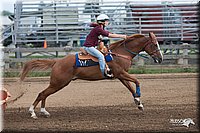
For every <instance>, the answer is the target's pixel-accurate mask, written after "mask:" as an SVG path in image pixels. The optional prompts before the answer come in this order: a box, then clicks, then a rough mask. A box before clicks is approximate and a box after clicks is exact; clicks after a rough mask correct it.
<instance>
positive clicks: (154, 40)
mask: <svg viewBox="0 0 200 133" xmlns="http://www.w3.org/2000/svg"><path fill="white" fill-rule="evenodd" d="M149 37H150V38H151V40H152V42H154V43H156V36H155V35H154V33H153V32H149Z"/></svg>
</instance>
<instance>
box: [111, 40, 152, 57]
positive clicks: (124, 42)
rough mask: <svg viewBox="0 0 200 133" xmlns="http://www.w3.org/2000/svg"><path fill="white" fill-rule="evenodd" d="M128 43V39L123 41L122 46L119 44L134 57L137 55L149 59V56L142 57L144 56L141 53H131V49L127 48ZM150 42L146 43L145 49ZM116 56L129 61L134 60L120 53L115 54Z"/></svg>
mask: <svg viewBox="0 0 200 133" xmlns="http://www.w3.org/2000/svg"><path fill="white" fill-rule="evenodd" d="M130 39H132V38H130ZM126 41H127V39H125V40H123V41H122V42H121V44H119V46H121V45H123V46H124V49H125V50H126V51H127V52H129V53H131V54H132V55H136V56H140V57H143V58H146V59H149V57H148V56H145V55H142V54H140V53H136V52H133V51H131V50H130V49H128V48H127V47H126ZM148 42H149V40H148V41H147V42H146V43H145V46H144V48H145V47H146V46H147V44H148ZM114 55H117V56H120V57H123V58H126V59H129V60H132V57H130V56H126V55H121V54H118V53H114Z"/></svg>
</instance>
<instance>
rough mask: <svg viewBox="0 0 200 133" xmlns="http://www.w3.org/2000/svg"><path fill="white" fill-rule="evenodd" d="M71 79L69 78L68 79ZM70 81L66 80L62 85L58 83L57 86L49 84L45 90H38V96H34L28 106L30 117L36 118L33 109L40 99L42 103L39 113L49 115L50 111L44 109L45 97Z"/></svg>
mask: <svg viewBox="0 0 200 133" xmlns="http://www.w3.org/2000/svg"><path fill="white" fill-rule="evenodd" d="M70 81H71V80H70ZM70 81H68V82H67V83H66V84H65V85H62V86H59V85H57V86H55V85H51V84H50V85H49V86H48V87H47V88H46V89H45V90H43V91H42V92H40V93H39V94H38V97H37V98H36V100H35V101H34V103H33V104H32V105H31V107H30V108H29V112H30V113H31V117H32V118H37V116H36V114H35V112H34V109H35V108H36V106H37V105H38V103H39V102H40V101H42V103H41V110H40V111H41V113H43V114H44V115H45V116H47V117H48V116H50V113H49V112H47V111H46V109H45V101H46V98H47V97H48V96H49V95H51V94H53V93H55V92H57V91H59V90H61V89H62V88H63V87H65V86H66V85H68V84H69V83H70Z"/></svg>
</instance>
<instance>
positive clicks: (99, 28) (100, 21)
mask: <svg viewBox="0 0 200 133" xmlns="http://www.w3.org/2000/svg"><path fill="white" fill-rule="evenodd" d="M108 23H109V17H108V16H107V15H106V14H100V15H99V16H98V17H97V25H96V26H94V28H93V29H92V30H91V31H90V33H89V34H88V35H87V37H86V41H85V43H84V44H83V46H84V47H83V48H84V49H85V50H86V51H87V52H88V53H89V54H91V55H93V56H95V57H96V58H98V60H99V65H100V70H101V73H102V75H103V77H104V76H105V77H107V78H112V75H111V74H109V72H108V70H107V69H106V62H105V59H104V55H103V54H102V53H101V52H100V51H99V50H97V49H96V48H95V47H96V46H98V45H99V37H100V36H105V37H111V38H124V39H126V38H127V36H126V35H121V34H113V33H110V32H109V31H106V30H104V28H105V27H106V26H107V25H108ZM101 45H102V43H101ZM101 47H102V46H101Z"/></svg>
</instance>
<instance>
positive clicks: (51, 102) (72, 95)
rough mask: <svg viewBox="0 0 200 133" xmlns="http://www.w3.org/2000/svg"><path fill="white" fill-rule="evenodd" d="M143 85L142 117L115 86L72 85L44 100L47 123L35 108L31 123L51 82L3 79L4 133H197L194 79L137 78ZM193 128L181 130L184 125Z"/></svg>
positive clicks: (194, 76) (183, 76) (106, 82)
mask: <svg viewBox="0 0 200 133" xmlns="http://www.w3.org/2000/svg"><path fill="white" fill-rule="evenodd" d="M136 77H138V79H139V80H140V82H141V93H142V97H141V100H142V102H143V104H144V107H145V110H144V111H143V112H142V111H140V110H138V109H137V107H136V106H135V104H134V103H133V98H132V96H131V94H130V93H129V91H128V89H126V88H125V87H124V86H123V85H122V83H121V82H120V81H119V80H104V81H83V80H76V81H73V82H71V83H70V85H68V86H67V87H65V88H64V89H63V90H61V91H59V92H57V93H55V94H53V95H52V96H50V97H49V98H48V99H47V106H46V109H47V110H48V111H49V113H50V114H51V116H50V117H49V118H45V117H43V116H41V115H40V113H39V106H40V105H39V106H38V107H37V108H36V113H37V115H38V117H39V118H38V119H36V120H35V119H32V118H31V117H30V114H29V113H28V108H29V106H30V105H31V104H32V102H33V101H34V100H35V98H36V97H37V95H38V93H39V92H40V91H41V90H43V89H44V88H45V87H47V86H48V82H49V78H27V79H26V80H25V82H23V84H19V83H18V82H17V80H18V79H17V78H6V79H4V86H5V87H6V88H7V89H8V90H9V91H10V93H11V94H12V98H11V100H12V99H15V98H16V97H17V96H19V95H20V94H21V93H23V92H25V94H24V95H23V96H22V97H21V98H19V99H18V100H17V101H15V102H14V103H9V104H8V106H7V109H6V111H5V113H4V130H3V132H14V131H18V132H47V131H48V132H83V131H86V132H97V131H99V132H106V131H107V132H166V131H168V132H180V131H181V132H191V131H195V132H198V131H199V127H198V125H199V119H198V109H199V107H198V80H199V78H198V74H155V75H146V74H145V75H136ZM187 118H191V119H192V120H193V121H194V123H195V125H192V124H190V125H189V127H185V126H183V125H181V124H182V122H183V120H184V119H187Z"/></svg>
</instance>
